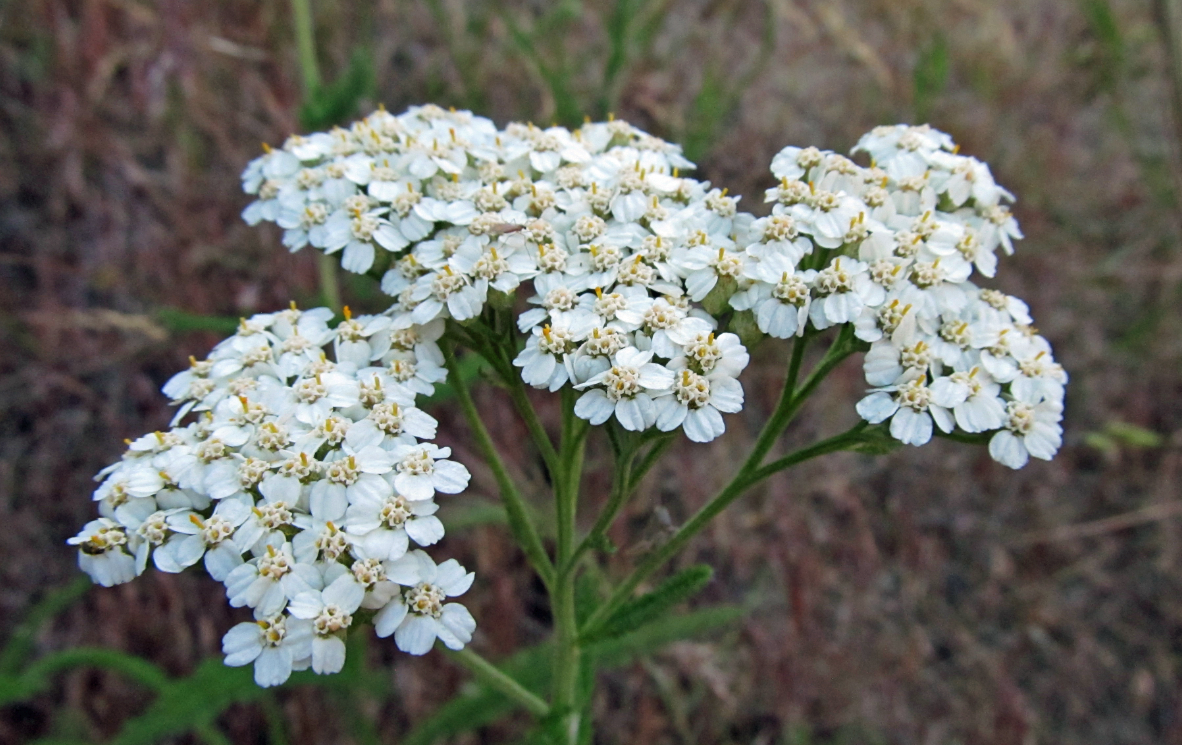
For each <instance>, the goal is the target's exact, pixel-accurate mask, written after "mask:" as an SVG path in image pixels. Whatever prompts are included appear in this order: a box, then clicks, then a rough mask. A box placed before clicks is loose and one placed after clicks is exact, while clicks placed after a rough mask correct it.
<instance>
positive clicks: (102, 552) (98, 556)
mask: <svg viewBox="0 0 1182 745" xmlns="http://www.w3.org/2000/svg"><path fill="white" fill-rule="evenodd" d="M129 540H133V541H134V540H135V538H134V537H130V538H129V536H128V535H127V531H126V530H125V529H124V528H123V526H121V525H119V524H118V523H116V522H115V521H114V520H110V519H108V518H105V517H102V518H99V519H98V520H91V521H90V522H88V523H87V524H86V526H85V527H84V528H83V529H82V532H81V533H79V534H78V535H76V536H74V537H73V538H71V539H69V540H68V541H66V543H68V544H70V545H71V546H78V567H79V568H80V569H81V570H82V571H84V572H86V573H87V574H89V575H90V578H91V579H93V580H94V581H95V582H97V583H99V584H100V585H102V586H103V587H114V586H115V585H118V584H122V583H124V582H130V581H132V580H133V579H135V578H136V576H137V575H138V574H139V572H138V571H137V570H136V560H135V557H134V556H133V555H132V554H129V553H128V552H127V549H128V548H129V547H130V546H129V545H128V543H129ZM133 550H134V549H133Z"/></svg>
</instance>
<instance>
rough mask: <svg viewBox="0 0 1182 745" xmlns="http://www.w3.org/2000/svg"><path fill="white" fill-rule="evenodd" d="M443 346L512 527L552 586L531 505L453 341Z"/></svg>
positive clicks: (462, 405) (550, 570)
mask: <svg viewBox="0 0 1182 745" xmlns="http://www.w3.org/2000/svg"><path fill="white" fill-rule="evenodd" d="M440 348H441V349H442V350H443V359H444V363H445V364H446V365H447V373H448V378H449V379H450V380H451V384H452V386H453V387H454V388H455V391H456V399H457V400H458V401H459V402H460V409H461V410H462V411H463V412H464V418H465V419H467V420H468V426H469V427H471V428H472V434H473V435H474V436H475V437H476V443H477V445H478V446H479V447H480V451H481V454H482V455H484V459H485V461H486V462H487V463H488V466H489V468H490V469H492V472H493V477H494V478H496V480H497V486H498V487H499V488H500V491H501V501H502V502H504V504H505V513H506V515H507V516H508V519H509V528H510V529H511V530H512V531H513V536H514V537H515V538H516V539H517V542H518V543H519V544H520V545H521V547H522V549H523V550H524V551H525V555H526V557H527V558H528V559H529V561H530V564H532V565H533V568H534V571H536V572H537V573H538V576H539V577H541V578H542V582H543V584H545V585H546V586H547V587H549V586H550V585H551V584H552V583H553V582H554V565H553V564H551V563H550V557H549V556H547V555H546V549H545V548H544V547H543V546H542V539H541V536H539V535H538V530H537V528H536V527H535V526H534V523H533V520H531V519H530V514H529V507H528V506H527V505H526V503H525V499H524V498H523V497H522V496H521V492H520V491H519V490H518V488H517V485H516V484H515V483H513V479H512V478H510V476H509V472H508V470H507V469H506V468H505V463H504V461H502V460H501V456H500V454H499V453H498V452H497V448H496V446H495V445H494V444H493V441H492V437H491V436H490V435H489V433H488V428H487V427H485V426H484V421H483V420H482V419H481V418H480V413H479V412H478V411H477V410H476V405H475V404H474V403H473V402H472V393H471V391H469V390H468V383H467V382H466V381H465V380H464V379H463V376H461V375H460V370H459V366H458V365H457V363H456V356H455V351H454V350H453V349H452V346H451V344H450V343H444V344H441V345H440Z"/></svg>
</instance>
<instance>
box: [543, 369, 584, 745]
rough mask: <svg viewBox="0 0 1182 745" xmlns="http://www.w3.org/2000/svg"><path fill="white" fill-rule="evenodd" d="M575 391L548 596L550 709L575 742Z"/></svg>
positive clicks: (579, 432) (578, 431) (559, 482)
mask: <svg viewBox="0 0 1182 745" xmlns="http://www.w3.org/2000/svg"><path fill="white" fill-rule="evenodd" d="M574 408H575V391H574V389H573V388H571V387H570V386H567V387H566V388H564V389H563V392H562V441H561V442H560V443H559V453H558V461H557V462H558V465H557V469H556V470H551V472H550V474H551V478H552V482H553V485H554V501H555V513H556V515H557V520H558V525H557V535H558V552H557V554H558V555H557V558H556V560H555V564H556V565H557V566H558V567H559V569H558V571H557V576H556V579H555V583H554V588H553V590H552V592H551V595H550V609H551V612H552V613H553V616H554V641H555V647H556V649H555V653H554V677H553V681H554V683H553V685H554V689H553V698H552V705H553V707H554V710H555V712H557V714H558V715H559V717H560V718H561V720H560V721H561V726H562V728H563V738H564V741H566V742H571V743H574V742H576V741H577V738H578V732H579V710H578V707H577V705H576V702H577V700H578V683H579V663H580V657H581V650H580V648H579V621H578V617H577V614H576V610H575V587H576V584H575V583H576V579H577V572H576V571H575V568H574V567H573V566H572V565H571V562H570V559H571V556H572V555H573V552H574V538H575V530H576V517H577V513H578V509H577V508H578V500H579V478H578V475H579V474H580V473H581V472H582V462H583V444H584V442H585V439H584V438H585V435H586V431H587V429H586V424H585V423H584V422H583V420H581V419H579V418H578V417H576V416H575V413H574Z"/></svg>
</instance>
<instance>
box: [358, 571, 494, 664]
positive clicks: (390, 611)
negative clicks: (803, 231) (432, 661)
mask: <svg viewBox="0 0 1182 745" xmlns="http://www.w3.org/2000/svg"><path fill="white" fill-rule="evenodd" d="M386 570H387V572H388V573H389V576H390V578H391V579H392V580H394V581H395V582H398V583H399V584H402V585H404V586H405V587H406V589H405V590H404V591H403V592H402V594H401V595H400V596H398V597H396V598H395V599H393V600H391V601H390V603H389V604H388V605H386V607H385V608H383V609H382V610H380V611H379V612H378V614H377V615H376V616H375V617H374V629H375V631H376V632H377V635H378V636H379V637H387V636H390V635H391V634H393V635H394V641H395V643H396V644H397V645H398V648H399V649H401V650H402V651H403V652H407V653H408V654H414V655H421V654H426V653H427V652H429V651H430V650H431V647H432V646H434V645H435V640H436V639H439V640H440V641H442V642H443V643H444V644H445V645H446V646H447V647H448V648H449V649H463V648H464V645H465V644H467V643H468V642H470V641H471V640H472V632H473V631H475V629H476V621H475V619H473V618H472V614H471V613H469V612H468V609H467V608H465V607H464V606H462V605H460V604H459V603H449V602H447V599H448V598H454V597H458V596H459V595H463V594H464V593H465V592H467V591H468V588H469V587H471V586H472V581H473V579H475V576H476V575H474V574H472V573H470V572H467V571H465V570H464V567H462V566H460V564H459V562H457V561H456V560H455V559H448V560H447V561H445V562H443V563H442V564H439V565H438V566H437V565H436V564H435V562H434V561H432V560H431V557H429V556H427V554H425V553H423V552H422V551H417V550H416V551H411V552H410V553H408V554H407V555H406V556H404V557H402V558H401V559H399V560H397V561H394V562H390V563H388V564H387V565H386Z"/></svg>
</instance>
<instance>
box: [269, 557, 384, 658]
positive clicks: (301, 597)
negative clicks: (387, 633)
mask: <svg viewBox="0 0 1182 745" xmlns="http://www.w3.org/2000/svg"><path fill="white" fill-rule="evenodd" d="M364 598H365V588H363V587H362V586H361V585H360V584H358V583H357V581H356V580H355V579H354V578H353V576H352V575H351V574H344V575H342V576H340V577H339V578H337V579H336V580H334V581H333V582H332V583H331V584H329V585H328V587H325V588H324V589H323V590H309V591H306V592H301V593H300V594H298V595H296V596H295V597H294V598H292V601H291V604H290V605H289V606H288V608H287V612H288V613H290V614H291V615H292V616H294V617H295V618H301V619H304V620H305V621H311V622H312V633H313V636H312V669H313V670H314V671H315V672H317V673H319V674H320V675H329V674H332V673H339V672H340V671H341V668H342V667H344V666H345V640H344V636H345V633H346V631H347V630H348V628H349V627H350V626H351V625H352V624H353V614H354V613H355V612H356V611H357V609H358V608H360V607H361V601H362V600H363V599H364Z"/></svg>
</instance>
